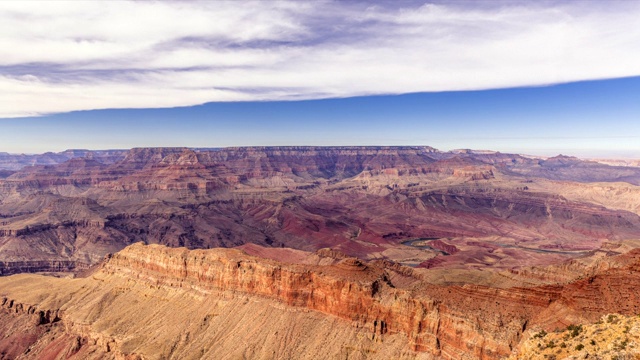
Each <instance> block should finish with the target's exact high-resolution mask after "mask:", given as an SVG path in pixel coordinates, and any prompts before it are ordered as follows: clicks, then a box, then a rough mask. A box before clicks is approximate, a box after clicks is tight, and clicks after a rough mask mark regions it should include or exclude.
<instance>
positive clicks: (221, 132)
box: [0, 0, 640, 158]
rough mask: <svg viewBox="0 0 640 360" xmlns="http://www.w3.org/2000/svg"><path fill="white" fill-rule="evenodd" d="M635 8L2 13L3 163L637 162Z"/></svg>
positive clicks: (639, 77) (436, 6) (108, 8)
mask: <svg viewBox="0 0 640 360" xmlns="http://www.w3.org/2000/svg"><path fill="white" fill-rule="evenodd" d="M638 18H640V1H608V2H606V4H605V3H604V2H598V1H568V2H567V1H541V2H531V1H455V2H448V1H434V2H428V1H419V0H416V1H322V0H318V1H282V2H270V1H251V0H248V1H190V2H183V1H163V2H139V1H118V2H105V1H82V2H77V1H35V0H34V1H26V2H25V1H2V2H0V23H1V24H3V26H2V27H0V151H8V152H29V153H34V152H44V151H60V150H64V149H68V148H89V149H103V148H130V147H140V146H193V147H220V146H241V145H430V146H434V147H436V148H439V149H442V150H449V149H454V148H474V149H493V150H499V151H505V152H507V151H508V152H521V153H530V154H540V155H553V154H557V153H565V154H571V155H579V156H589V157H594V156H597V157H612V156H616V157H635V158H640V146H638V145H636V144H637V143H638V140H640V139H639V138H638V137H639V136H640V125H638V123H640V122H639V121H638V117H639V116H638V115H640V108H639V105H638V103H640V27H638V26H637V19H638Z"/></svg>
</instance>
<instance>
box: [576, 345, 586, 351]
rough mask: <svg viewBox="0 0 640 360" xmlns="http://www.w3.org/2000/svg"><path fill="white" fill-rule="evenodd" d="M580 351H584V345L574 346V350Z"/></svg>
mask: <svg viewBox="0 0 640 360" xmlns="http://www.w3.org/2000/svg"><path fill="white" fill-rule="evenodd" d="M582 349H584V345H582V344H578V345H577V346H576V350H578V351H580V350H582Z"/></svg>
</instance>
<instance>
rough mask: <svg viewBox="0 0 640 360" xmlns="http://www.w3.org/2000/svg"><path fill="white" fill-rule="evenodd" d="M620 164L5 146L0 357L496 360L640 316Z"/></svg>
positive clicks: (626, 169) (636, 204) (0, 162)
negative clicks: (21, 151)
mask: <svg viewBox="0 0 640 360" xmlns="http://www.w3.org/2000/svg"><path fill="white" fill-rule="evenodd" d="M634 164H635V163H633V162H616V161H614V160H607V161H589V160H581V159H578V158H575V157H569V156H563V155H559V156H556V157H552V158H535V157H531V156H523V155H517V154H503V153H499V152H493V151H474V150H455V151H448V152H442V151H439V150H437V149H434V148H431V147H428V146H403V147H382V146H377V147H373V146H372V147H245V148H220V149H206V148H202V149H191V148H137V149H131V150H109V151H89V150H69V151H65V152H63V153H57V154H53V153H48V154H44V155H41V156H36V155H10V154H0V275H5V276H4V277H0V302H1V303H2V305H1V306H0V320H1V321H0V323H1V324H2V325H0V354H2V355H1V356H4V357H6V358H16V357H22V358H78V359H79V358H83V359H84V358H96V359H97V358H118V359H125V358H127V359H160V358H176V359H177V358H180V359H182V358H216V359H217V358H238V357H246V358H265V359H266V358H315V356H314V355H316V354H318V353H323V354H326V358H348V359H363V358H424V359H440V358H442V359H499V358H503V357H507V356H509V355H510V354H512V353H515V352H517V351H519V349H520V348H521V346H523V345H522V344H524V343H525V341H526V339H527V338H528V337H529V336H531V335H532V334H533V333H534V332H538V331H540V330H546V331H552V330H553V329H555V328H564V327H566V326H568V325H570V324H574V323H589V322H595V321H597V320H598V319H599V318H600V317H602V316H603V315H605V314H609V313H619V314H622V315H625V316H631V315H635V314H638V313H640V289H638V287H637V286H636V285H634V284H638V283H640V282H638V280H640V279H639V276H640V272H639V270H640V252H639V250H638V248H640V168H639V167H637V166H635V165H634ZM29 273H38V274H29ZM42 274H45V275H46V276H43V275H42ZM175 324H183V325H181V326H174V325H175ZM263 344H268V345H263Z"/></svg>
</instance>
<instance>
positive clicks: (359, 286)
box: [0, 244, 640, 359]
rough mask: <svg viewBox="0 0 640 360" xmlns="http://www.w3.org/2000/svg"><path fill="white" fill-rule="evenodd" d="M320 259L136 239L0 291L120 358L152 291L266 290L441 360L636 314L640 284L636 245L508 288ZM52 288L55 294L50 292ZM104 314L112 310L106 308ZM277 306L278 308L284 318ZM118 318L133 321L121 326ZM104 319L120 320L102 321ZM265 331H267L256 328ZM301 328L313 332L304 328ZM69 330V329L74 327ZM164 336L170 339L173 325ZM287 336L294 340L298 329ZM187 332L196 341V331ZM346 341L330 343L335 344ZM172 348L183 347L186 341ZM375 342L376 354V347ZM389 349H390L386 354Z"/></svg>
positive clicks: (492, 355)
mask: <svg viewBox="0 0 640 360" xmlns="http://www.w3.org/2000/svg"><path fill="white" fill-rule="evenodd" d="M271 251H272V252H274V251H275V252H277V251H279V250H277V249H273V250H271ZM282 251H285V252H286V251H288V250H286V249H285V250H282ZM323 253H324V254H327V255H328V254H331V253H326V252H323ZM282 256H288V255H282ZM273 257H277V254H276V255H274V256H273ZM322 258H323V257H322V256H318V254H307V257H306V260H305V261H302V263H298V264H292V263H282V262H279V261H276V260H270V259H265V258H257V257H253V256H249V255H247V254H246V253H245V252H243V251H240V250H237V249H215V250H191V251H189V250H187V249H171V248H166V247H161V246H157V245H150V246H144V245H141V244H135V245H132V246H130V247H128V248H126V249H125V250H123V251H121V252H119V253H116V254H113V255H112V256H110V257H108V258H107V259H106V261H105V262H104V263H103V265H102V267H101V268H100V270H98V271H97V272H95V273H94V274H93V275H91V276H90V277H89V278H86V279H56V280H55V282H54V284H53V286H46V288H47V290H46V293H47V294H45V293H43V292H42V290H41V291H34V288H33V287H30V285H29V284H33V285H34V286H35V287H36V288H37V287H41V286H43V285H44V283H46V282H48V281H50V278H46V277H38V276H30V277H25V275H21V277H17V278H16V277H15V276H12V277H7V278H3V279H0V289H1V290H0V295H2V297H5V298H6V299H7V300H4V303H7V302H10V301H13V303H14V304H22V305H21V306H22V308H23V309H24V308H27V309H28V308H31V309H33V311H27V313H30V314H36V313H39V311H49V312H50V313H56V314H61V315H60V316H59V317H60V319H61V321H63V322H65V321H67V322H69V323H73V324H76V325H77V324H81V323H82V324H85V325H82V328H83V329H84V330H83V331H84V333H87V332H90V333H93V334H94V335H93V337H94V338H98V337H99V338H101V339H112V340H108V341H107V340H100V341H103V342H104V341H106V343H107V344H111V345H108V346H106V347H105V346H102V349H103V350H104V349H107V350H108V349H111V350H109V351H112V349H119V350H118V351H120V352H121V354H122V355H123V356H124V355H132V354H137V356H142V357H143V358H145V351H149V350H148V349H147V350H144V351H143V349H142V347H140V345H139V344H141V343H148V342H150V341H152V339H151V338H147V337H146V335H145V334H146V333H147V332H149V331H150V330H143V331H140V330H141V328H142V329H146V328H145V327H149V326H150V327H153V326H157V319H156V320H152V319H154V317H153V316H151V315H149V316H151V317H149V318H147V319H146V320H144V319H140V318H138V316H139V315H136V313H137V312H139V311H142V312H148V311H153V312H155V311H158V310H157V309H154V308H153V306H154V304H155V301H156V300H153V301H152V300H151V299H157V298H158V297H160V298H165V299H169V302H168V303H167V306H169V305H171V306H173V307H172V308H173V310H172V311H174V312H178V313H180V312H181V311H186V312H188V311H191V310H190V309H191V308H190V307H188V306H187V307H186V308H185V309H181V308H180V307H178V308H176V307H175V305H177V304H176V303H173V302H172V300H170V299H171V298H172V297H173V296H174V295H168V294H180V295H179V296H180V297H183V296H186V297H188V298H190V299H194V300H192V301H194V304H195V305H196V306H201V305H198V304H201V302H202V301H220V299H225V298H230V299H240V298H241V299H256V301H258V300H257V299H265V300H264V301H267V302H268V303H269V304H282V306H284V309H291V310H287V311H296V310H295V309H303V310H304V311H312V313H313V314H316V315H313V316H314V317H317V316H319V318H316V320H314V321H318V319H320V318H326V316H329V318H332V319H340V320H335V321H338V322H339V323H340V324H343V325H344V326H346V327H345V328H344V331H347V332H350V331H355V332H356V333H357V334H360V335H356V338H357V337H358V336H360V337H364V338H366V341H365V340H362V339H361V340H355V339H354V338H351V337H350V338H348V339H345V340H347V341H353V342H354V344H360V345H362V344H364V343H363V342H362V341H365V343H366V344H368V345H367V346H374V345H372V344H379V343H378V342H381V343H380V344H385V345H384V346H385V347H386V346H389V347H388V348H386V349H387V350H386V351H392V352H393V353H394V354H396V356H400V355H402V354H403V355H402V356H411V357H415V356H427V357H440V358H444V359H498V358H501V357H504V356H508V355H509V354H510V353H511V352H512V350H514V349H516V348H517V347H518V344H519V342H520V341H521V339H523V338H527V337H528V336H529V335H530V334H533V333H535V332H538V331H540V330H546V331H551V330H552V329H555V328H563V327H566V326H567V325H569V324H573V323H583V322H589V321H595V320H597V319H598V318H599V317H601V316H602V315H604V314H607V313H611V312H617V313H621V314H626V315H632V314H637V313H639V312H640V293H639V291H638V289H637V288H636V287H635V286H633V285H632V284H634V283H638V281H640V251H638V250H634V251H631V252H629V253H627V254H624V255H619V256H616V257H610V258H606V259H603V260H601V261H598V262H596V263H595V264H594V265H593V266H592V267H591V268H590V269H591V270H588V271H585V273H590V274H591V275H590V276H588V277H582V278H581V277H578V278H576V279H575V280H573V281H569V282H568V283H566V284H557V285H543V286H533V287H529V288H525V287H511V288H504V289H500V288H492V287H487V286H480V285H463V286H453V285H451V286H442V285H433V284H428V283H425V282H424V281H423V280H422V275H421V274H420V272H416V271H415V270H411V269H409V268H404V267H401V266H400V267H399V266H397V265H394V264H392V263H385V262H363V261H361V260H358V259H354V258H348V257H347V258H343V256H338V258H333V257H332V258H324V259H325V260H321V259H322ZM314 263H315V264H320V263H324V264H325V265H313V264H314ZM21 284H22V285H21ZM69 286H72V287H73V289H76V290H74V291H77V292H78V295H77V296H75V295H74V296H71V297H68V296H66V295H64V296H62V293H64V294H67V293H68V291H69V288H68V287H69ZM56 288H57V289H59V290H56ZM81 289H86V290H81ZM89 289H91V291H89ZM58 292H60V295H56V294H58ZM82 294H84V295H82ZM106 294H109V295H106ZM161 294H164V295H161ZM167 296H169V297H167ZM175 296H178V295H175ZM37 299H49V300H46V301H42V300H39V301H38V300H37ZM90 299H94V300H90ZM125 300H126V301H127V302H129V305H128V306H127V308H126V309H121V310H116V308H117V306H121V305H119V304H121V301H125ZM149 301H152V302H151V303H149ZM234 301H235V300H234ZM251 301H253V300H251ZM27 304H30V305H27ZM185 304H186V303H185ZM149 306H152V307H151V308H150V310H144V311H143V310H141V307H144V308H147V307H149ZM183 306H186V305H183ZM270 306H276V307H277V305H270ZM108 311H114V312H115V313H114V314H110V315H107V313H106V312H108ZM122 311H125V312H126V314H127V315H126V316H125V315H124V314H122ZM220 311H223V310H222V309H221V310H220ZM224 311H229V310H228V309H227V310H224ZM83 314H84V315H83ZM283 314H284V313H283ZM283 314H280V315H278V316H281V315H282V316H285V315H286V314H285V315H283ZM122 316H125V318H126V319H125V318H123V319H125V320H121V321H115V318H114V319H112V320H113V321H115V323H114V324H115V325H114V324H111V323H110V321H111V320H109V319H110V318H111V317H122ZM155 316H157V314H156V315H155ZM105 317H106V318H105ZM127 317H131V318H127ZM286 317H288V315H286ZM205 318H206V316H205ZM327 319H328V318H327ZM194 320H195V319H192V320H190V321H194ZM122 321H125V322H126V323H127V324H129V325H127V326H124V327H122V326H118V325H117V324H118V323H121V322H122ZM332 321H334V320H332ZM132 323H136V325H131V324H132ZM100 324H103V325H100ZM106 324H111V325H109V326H115V328H111V330H109V328H104V326H106ZM154 324H156V325H154ZM343 325H340V326H343ZM264 326H266V325H264ZM100 328H103V330H104V331H102V330H99V329H100ZM312 328H313V327H312ZM134 329H137V330H136V331H137V332H136V333H135V335H134V333H131V331H134ZM341 329H343V328H342V327H341ZM348 329H352V330H348ZM353 329H355V330H353ZM183 330H184V329H183ZM263 330H264V331H266V330H265V329H262V330H260V331H263ZM176 331H178V330H176ZM304 331H307V332H308V331H309V328H307V329H305V330H304ZM341 331H342V330H341ZM153 333H154V334H156V333H157V332H153ZM69 334H72V335H74V336H75V335H77V334H78V331H76V332H70V333H69ZM95 334H99V336H98V335H95ZM201 335H202V336H204V335H203V334H201ZM70 336H71V335H70ZM132 336H133V338H132ZM154 336H156V335H154ZM157 336H160V335H157ZM167 336H176V334H175V331H174V332H172V333H170V334H169V335H167ZM180 336H185V334H184V333H182V335H180ZM191 336H195V335H191ZM217 336H218V337H214V338H218V339H220V338H219V336H220V335H217ZM226 336H227V337H232V336H235V334H233V333H231V334H226ZM292 336H294V337H300V334H297V335H292ZM83 339H84V338H83ZM124 339H129V340H126V341H125V340H124ZM190 341H191V342H195V343H198V341H197V338H190ZM221 341H223V340H221ZM225 341H226V340H225ZM297 341H302V343H300V344H299V345H300V346H304V344H303V343H304V341H307V340H304V337H301V338H300V339H298V340H297ZM81 342H86V343H88V344H94V343H97V341H88V340H82V341H81ZM388 342H390V343H391V344H392V345H390V344H388ZM127 344H129V345H127ZM133 344H137V345H135V346H134V345H133ZM103 345H104V344H103ZM334 345H335V344H334ZM344 345H345V344H342V345H337V349H341V348H342V347H343V346H344ZM177 346H178V345H177ZM179 346H183V347H185V350H184V351H187V350H186V348H187V347H189V346H190V345H187V344H186V343H185V344H182V345H179ZM179 346H178V347H179ZM363 346H364V345H363ZM381 346H382V345H381ZM361 349H364V348H361ZM380 349H381V348H378V350H376V351H382V350H380ZM280 351H283V350H282V349H280ZM176 354H177V353H176ZM358 354H360V355H359V356H360V358H383V356H382V353H380V354H379V355H376V354H378V353H373V352H372V353H367V352H366V351H365V352H364V353H363V352H360V351H359V352H358ZM411 354H413V355H411ZM421 354H422V355H421ZM280 355H282V354H280ZM173 356H175V355H171V356H168V357H173ZM384 356H389V353H388V352H385V353H384ZM276 357H278V355H276ZM151 358H154V357H153V356H152V357H151ZM294 358H299V357H294ZM300 358H302V356H301V357H300ZM355 358H358V357H355Z"/></svg>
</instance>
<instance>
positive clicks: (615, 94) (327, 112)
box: [0, 77, 640, 158]
mask: <svg viewBox="0 0 640 360" xmlns="http://www.w3.org/2000/svg"><path fill="white" fill-rule="evenodd" d="M639 94H640V77H633V78H625V79H613V80H600V81H587V82H577V83H570V84H562V85H555V86H544V87H527V88H512V89H498V90H484V91H458V92H440V93H416V94H405V95H393V96H389V95H384V96H364V97H353V98H344V99H325V100H306V101H266V102H228V103H209V104H205V105H201V106H192V107H179V108H172V109H121V110H92V111H78V112H72V113H63V114H56V115H49V116H43V117H34V118H20V119H5V120H2V123H1V124H0V126H1V127H2V133H0V143H1V144H3V150H5V151H10V152H44V151H60V150H64V149H68V148H90V149H107V148H130V147H136V146H191V147H224V146H243V145H430V146H434V147H436V148H438V149H441V150H451V149H456V148H472V149H491V150H499V151H503V152H520V153H529V154H536V155H555V154H559V153H563V154H570V155H578V156H588V157H594V156H605V157H606V156H618V157H634V158H638V157H640V150H639V148H640V147H639V145H638V144H640V121H639V120H640V116H639V115H640V101H638V100H639V96H640V95H639Z"/></svg>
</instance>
